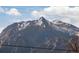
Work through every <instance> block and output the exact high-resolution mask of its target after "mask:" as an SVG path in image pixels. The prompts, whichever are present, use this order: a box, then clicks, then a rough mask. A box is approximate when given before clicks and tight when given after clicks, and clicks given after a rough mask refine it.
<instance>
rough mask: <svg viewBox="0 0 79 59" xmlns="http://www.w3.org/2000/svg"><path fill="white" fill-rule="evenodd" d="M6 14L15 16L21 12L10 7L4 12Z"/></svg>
mask: <svg viewBox="0 0 79 59" xmlns="http://www.w3.org/2000/svg"><path fill="white" fill-rule="evenodd" d="M6 14H9V15H15V16H17V15H21V13H20V12H19V11H18V10H17V9H16V8H11V9H10V10H8V11H7V12H6Z"/></svg>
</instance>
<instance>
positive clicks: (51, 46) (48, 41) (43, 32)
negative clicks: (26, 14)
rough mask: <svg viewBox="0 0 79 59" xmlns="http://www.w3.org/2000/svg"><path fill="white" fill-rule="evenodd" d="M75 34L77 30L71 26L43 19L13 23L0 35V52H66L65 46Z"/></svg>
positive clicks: (78, 30)
mask: <svg viewBox="0 0 79 59" xmlns="http://www.w3.org/2000/svg"><path fill="white" fill-rule="evenodd" d="M76 32H79V28H77V27H75V26H73V25H71V24H67V23H64V22H62V21H61V22H59V23H55V22H50V21H48V20H46V19H45V18H44V17H41V18H39V19H38V20H33V21H27V22H26V21H22V22H17V23H13V24H11V25H9V26H8V27H7V28H5V29H4V30H3V31H2V33H1V36H0V52H66V45H67V43H68V42H69V41H70V40H71V38H72V36H73V35H75V33H76ZM3 45H5V46H3ZM6 45H8V46H6ZM9 46H14V47H9ZM17 46H24V47H32V48H23V47H17ZM33 47H37V48H39V47H40V48H41V49H40V48H39V49H36V48H33ZM42 48H48V49H42ZM61 48H62V49H61ZM56 49H61V51H60V50H59V51H58V50H56ZM63 49H64V50H63Z"/></svg>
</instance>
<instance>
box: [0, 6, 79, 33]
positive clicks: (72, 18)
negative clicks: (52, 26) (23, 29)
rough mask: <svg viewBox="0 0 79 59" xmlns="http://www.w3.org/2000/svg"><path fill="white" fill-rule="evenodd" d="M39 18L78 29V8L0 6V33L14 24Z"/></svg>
mask: <svg viewBox="0 0 79 59" xmlns="http://www.w3.org/2000/svg"><path fill="white" fill-rule="evenodd" d="M41 16H43V17H45V18H46V19H47V20H50V21H53V20H61V21H63V22H66V23H70V24H73V25H75V26H77V27H79V7H78V6H75V7H74V6H0V32H1V31H2V30H3V29H4V28H6V27H7V26H8V25H10V24H12V23H14V22H20V21H28V20H37V19H39V18H40V17H41Z"/></svg>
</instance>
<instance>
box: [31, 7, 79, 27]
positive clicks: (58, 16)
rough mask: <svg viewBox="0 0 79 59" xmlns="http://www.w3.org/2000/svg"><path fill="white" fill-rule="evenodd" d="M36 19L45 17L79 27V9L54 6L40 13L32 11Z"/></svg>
mask: <svg viewBox="0 0 79 59" xmlns="http://www.w3.org/2000/svg"><path fill="white" fill-rule="evenodd" d="M32 15H33V16H35V17H40V16H45V17H47V18H48V19H49V20H61V21H63V22H67V23H71V24H73V25H75V26H77V27H79V24H78V23H79V7H73V8H72V7H66V6H64V7H63V6H58V7H57V6H53V7H47V8H44V9H43V10H40V11H35V10H34V11H32Z"/></svg>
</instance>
